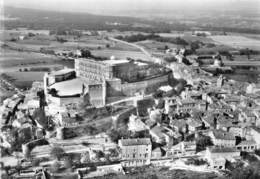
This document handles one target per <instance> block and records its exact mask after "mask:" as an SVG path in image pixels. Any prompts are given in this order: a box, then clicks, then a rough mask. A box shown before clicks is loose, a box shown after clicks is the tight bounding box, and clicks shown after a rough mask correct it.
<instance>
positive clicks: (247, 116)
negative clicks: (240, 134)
mask: <svg viewBox="0 0 260 179" xmlns="http://www.w3.org/2000/svg"><path fill="white" fill-rule="evenodd" d="M238 119H239V121H240V122H244V123H249V124H253V125H255V124H256V116H255V114H254V113H253V112H251V111H249V110H245V111H241V112H240V113H239V115H238Z"/></svg>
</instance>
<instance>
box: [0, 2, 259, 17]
mask: <svg viewBox="0 0 260 179" xmlns="http://www.w3.org/2000/svg"><path fill="white" fill-rule="evenodd" d="M0 1H1V0H0ZM3 2H4V5H5V6H15V7H26V8H35V9H45V10H55V11H70V12H90V13H97V14H113V13H123V12H125V13H127V12H131V11H149V12H150V13H152V12H153V11H156V10H162V11H163V10H175V9H184V8H185V9H189V8H192V9H210V8H212V9H216V8H220V9H221V8H232V7H234V6H239V7H240V8H243V7H249V8H254V9H255V10H259V11H260V0H3Z"/></svg>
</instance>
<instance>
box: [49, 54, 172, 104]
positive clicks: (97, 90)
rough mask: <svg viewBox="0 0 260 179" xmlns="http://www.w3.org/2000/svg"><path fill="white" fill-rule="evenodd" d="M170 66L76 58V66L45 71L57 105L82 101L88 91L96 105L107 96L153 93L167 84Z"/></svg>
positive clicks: (124, 60) (92, 102)
mask: <svg viewBox="0 0 260 179" xmlns="http://www.w3.org/2000/svg"><path fill="white" fill-rule="evenodd" d="M171 77H172V76H171V70H169V69H168V68H165V67H162V66H159V65H154V64H152V63H147V62H142V61H133V60H127V59H123V60H116V59H115V58H111V59H110V60H103V61H102V60H100V61H98V60H94V59H83V58H78V59H75V69H67V68H65V69H63V70H59V71H55V72H50V73H46V74H45V75H44V90H45V95H46V99H47V102H48V101H49V102H52V103H55V104H57V105H58V106H63V105H67V104H70V103H76V104H77V103H79V102H80V101H82V100H83V96H86V95H88V97H89V102H90V104H91V105H93V106H95V107H102V106H104V105H105V104H106V100H107V98H110V97H118V96H134V95H135V94H136V93H151V92H153V91H155V90H156V89H157V88H158V87H160V86H161V85H167V84H168V80H169V78H171Z"/></svg>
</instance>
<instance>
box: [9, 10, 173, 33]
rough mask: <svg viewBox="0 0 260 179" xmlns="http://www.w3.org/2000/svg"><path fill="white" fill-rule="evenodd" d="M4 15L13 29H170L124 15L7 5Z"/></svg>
mask: <svg viewBox="0 0 260 179" xmlns="http://www.w3.org/2000/svg"><path fill="white" fill-rule="evenodd" d="M4 10H5V11H4V16H5V17H6V19H16V20H5V21H4V24H5V28H7V29H12V28H18V27H26V28H30V29H50V30H54V29H57V28H59V27H64V28H75V29H82V30H83V29H84V30H112V29H118V30H148V31H149V30H151V27H153V30H155V31H158V30H159V31H161V30H163V29H165V30H169V25H167V24H166V23H163V26H162V22H153V21H149V20H144V19H139V18H132V17H122V16H118V17H117V16H104V15H94V14H89V13H71V12H55V11H47V10H35V9H26V8H15V7H5V9H4ZM134 24H145V25H146V26H143V27H136V26H134Z"/></svg>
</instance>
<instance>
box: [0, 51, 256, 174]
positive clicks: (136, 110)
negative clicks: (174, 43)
mask: <svg viewBox="0 0 260 179" xmlns="http://www.w3.org/2000/svg"><path fill="white" fill-rule="evenodd" d="M185 51H186V50H185V49H184V48H180V49H174V48H173V49H167V51H166V52H165V53H167V54H171V55H172V56H174V57H175V60H171V61H169V60H165V59H161V58H159V57H155V56H153V57H152V59H153V60H152V61H142V60H136V59H119V58H117V57H116V56H111V57H110V59H104V60H97V59H94V58H91V57H83V56H82V54H81V52H80V51H76V52H75V54H76V55H75V57H74V59H75V66H74V68H64V69H61V70H58V71H51V72H46V73H45V74H44V79H43V82H37V81H36V82H33V84H32V88H31V89H29V90H26V91H19V93H16V94H14V95H13V96H11V97H10V98H7V99H5V100H4V101H3V104H2V106H1V123H2V127H1V136H0V137H1V141H2V142H1V151H2V161H5V162H3V163H2V169H3V171H4V172H6V174H7V175H8V176H12V177H14V178H24V177H29V178H30V177H31V178H32V177H36V178H41V177H43V178H48V177H50V176H52V177H62V178H65V176H66V177H71V178H93V177H102V176H109V175H113V176H114V175H118V176H120V175H129V174H131V172H133V170H132V169H133V168H142V167H147V166H150V167H154V168H160V167H161V168H163V167H168V169H169V170H174V169H180V170H191V171H200V172H209V173H215V174H216V175H219V176H225V175H229V173H228V171H231V169H230V168H232V167H234V166H236V164H241V165H243V166H244V165H245V166H246V165H248V162H249V161H248V158H254V159H255V160H253V161H258V160H259V154H260V150H259V149H260V140H259V139H260V93H259V92H260V90H259V85H257V84H248V83H243V82H238V81H235V80H232V79H227V78H225V77H224V76H223V75H212V74H211V73H210V72H207V71H205V70H204V69H203V68H202V67H201V66H200V65H199V64H198V63H199V58H195V59H194V57H193V56H187V55H186V54H185ZM207 58H211V59H212V60H213V63H212V65H211V67H212V68H218V69H221V68H222V66H223V65H222V64H223V62H222V59H221V56H220V55H219V54H217V53H216V55H213V56H211V57H207ZM222 58H223V57H222ZM202 59H203V58H202ZM224 70H225V69H224ZM3 164H4V166H3ZM230 166H232V167H230ZM234 168H235V167H234Z"/></svg>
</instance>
